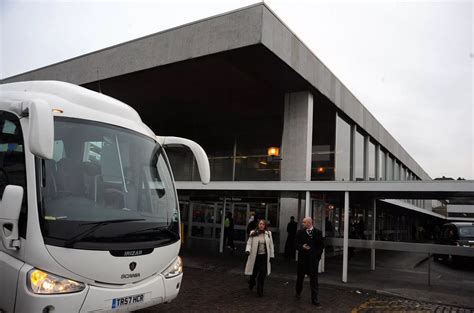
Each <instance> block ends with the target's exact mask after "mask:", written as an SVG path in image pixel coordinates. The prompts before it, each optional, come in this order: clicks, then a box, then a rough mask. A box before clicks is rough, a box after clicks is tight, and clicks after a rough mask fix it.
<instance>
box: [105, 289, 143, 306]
mask: <svg viewBox="0 0 474 313" xmlns="http://www.w3.org/2000/svg"><path fill="white" fill-rule="evenodd" d="M144 298H145V295H144V294H143V293H142V294H139V295H133V296H128V297H122V298H115V299H112V309H117V308H120V307H122V306H125V305H130V304H135V303H140V302H143V301H144Z"/></svg>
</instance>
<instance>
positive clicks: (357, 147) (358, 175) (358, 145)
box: [354, 131, 364, 180]
mask: <svg viewBox="0 0 474 313" xmlns="http://www.w3.org/2000/svg"><path fill="white" fill-rule="evenodd" d="M354 180H364V136H362V134H361V133H359V132H358V131H356V133H355V142H354Z"/></svg>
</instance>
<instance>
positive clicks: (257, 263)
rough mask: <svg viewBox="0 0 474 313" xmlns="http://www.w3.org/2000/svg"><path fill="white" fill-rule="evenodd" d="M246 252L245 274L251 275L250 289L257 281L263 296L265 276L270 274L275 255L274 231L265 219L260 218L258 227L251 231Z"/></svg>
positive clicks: (258, 292) (258, 291)
mask: <svg viewBox="0 0 474 313" xmlns="http://www.w3.org/2000/svg"><path fill="white" fill-rule="evenodd" d="M245 252H246V253H247V254H248V259H247V264H246V265H245V275H250V279H249V289H250V290H252V289H253V287H254V286H255V282H257V294H258V296H259V297H261V296H263V283H264V281H265V277H266V276H267V275H270V272H271V268H270V259H271V258H274V257H275V252H274V246H273V238H272V232H271V231H269V230H267V223H266V221H265V220H259V221H258V224H257V228H256V229H255V230H253V231H251V232H250V235H249V239H248V240H247V247H246V249H245Z"/></svg>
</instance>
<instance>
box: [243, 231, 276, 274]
mask: <svg viewBox="0 0 474 313" xmlns="http://www.w3.org/2000/svg"><path fill="white" fill-rule="evenodd" d="M254 232H255V231H254V230H252V231H251V232H250V235H252V234H253V233H254ZM265 245H266V247H267V275H270V273H271V268H270V258H274V257H275V248H274V246H273V238H272V232H271V231H269V230H266V231H265ZM245 252H250V254H249V256H248V258H247V264H246V265H245V275H252V272H253V266H254V264H255V259H256V258H257V252H258V236H249V239H248V240H247V247H246V248H245Z"/></svg>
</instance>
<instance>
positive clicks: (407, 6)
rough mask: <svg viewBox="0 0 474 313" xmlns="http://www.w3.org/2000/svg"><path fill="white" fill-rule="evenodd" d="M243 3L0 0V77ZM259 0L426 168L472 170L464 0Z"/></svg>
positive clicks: (468, 8)
mask: <svg viewBox="0 0 474 313" xmlns="http://www.w3.org/2000/svg"><path fill="white" fill-rule="evenodd" d="M253 3H255V1H243V0H240V1H237V0H230V1H229V0H227V1H224V0H220V1H217V0H213V1H197V0H195V1H182V0H169V1H137V0H135V1H19V0H16V1H10V0H0V5H1V6H0V14H1V15H0V22H1V24H0V47H1V48H0V49H1V50H0V53H1V54H0V61H1V63H0V77H2V78H6V77H10V76H13V75H16V74H19V73H23V72H26V71H30V70H33V69H37V68H39V67H43V66H45V65H49V64H52V63H56V62H59V61H63V60H66V59H69V58H72V57H75V56H79V55H82V54H85V53H88V52H93V51H95V50H98V49H102V48H105V47H108V46H111V45H114V44H118V43H121V42H124V41H128V40H131V39H134V38H138V37H141V36H144V35H148V34H152V33H155V32H158V31H161V30H165V29H168V28H170V27H175V26H179V25H181V24H184V23H188V22H192V21H195V20H197V19H201V18H205V17H209V16H212V15H216V14H220V13H223V12H226V11H229V10H233V9H237V8H239V7H242V6H246V5H249V4H253ZM266 3H267V4H268V5H269V7H270V8H271V9H272V10H273V11H275V13H276V14H277V15H278V16H279V17H280V18H281V19H282V20H283V21H284V22H285V23H286V24H287V25H288V26H289V27H290V28H291V29H292V30H293V31H294V32H295V33H296V35H297V36H298V37H299V38H300V39H301V40H302V41H303V42H304V43H306V45H307V46H308V47H309V48H310V49H311V50H312V51H313V52H314V53H315V54H316V56H318V58H319V59H320V60H321V61H322V62H323V63H325V64H326V66H328V68H329V69H330V70H331V71H332V72H333V73H334V74H335V75H336V76H337V77H338V78H339V79H340V80H341V81H342V82H343V83H344V84H345V85H346V86H347V87H348V88H349V89H350V90H351V91H352V92H353V94H354V95H355V96H356V97H357V98H358V99H359V100H360V101H361V102H362V103H363V104H364V105H365V106H366V107H367V108H368V109H369V111H370V112H371V113H372V114H373V115H374V116H375V118H376V119H377V120H378V121H379V122H380V123H381V124H382V125H383V126H384V127H385V128H386V129H387V130H388V131H389V132H390V133H391V134H392V135H393V136H394V137H395V139H396V140H397V141H398V142H399V143H400V144H401V145H402V146H403V147H404V148H405V149H406V150H407V151H408V153H409V154H410V155H411V156H412V157H413V158H414V159H415V160H416V161H417V162H418V163H419V164H420V165H421V166H422V167H423V168H424V169H425V170H426V171H427V172H428V174H429V175H430V176H431V177H433V178H435V177H439V176H442V175H445V176H451V177H455V178H457V177H459V176H461V177H464V178H468V179H474V161H473V159H474V144H473V142H474V135H473V134H474V123H473V121H474V110H473V98H474V94H473V93H474V91H473V90H474V87H473V73H474V63H473V61H474V43H473V36H474V35H473V15H474V6H473V2H472V1H449V2H448V1H444V2H443V1H441V2H440V1H437V2H431V1H417V2H413V1H412V2H401V1H381V0H379V1H371V2H367V1H365V2H360V1H352V2H348V1H334V0H331V1H317V0H311V1H298V0H292V1H276V0H275V1H272V0H268V1H266Z"/></svg>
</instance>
